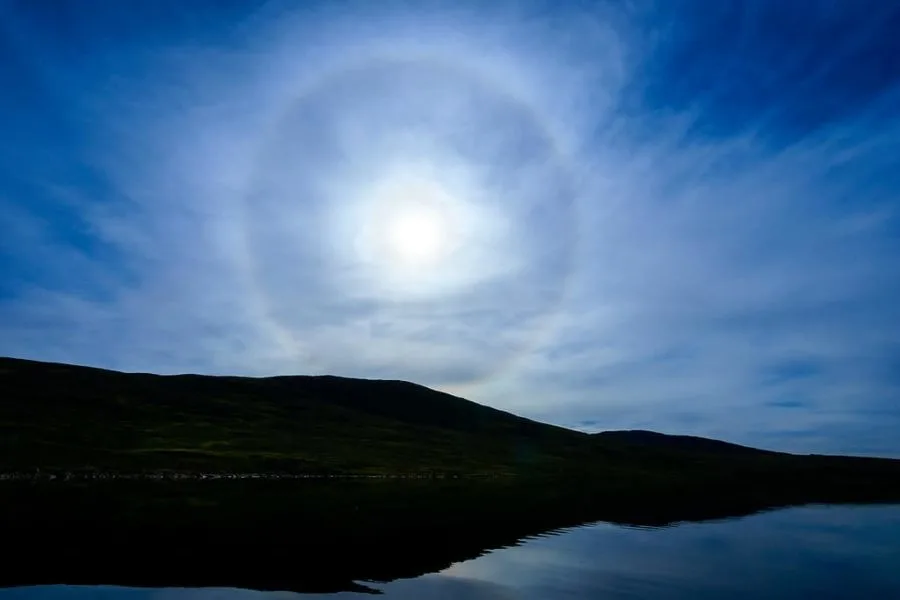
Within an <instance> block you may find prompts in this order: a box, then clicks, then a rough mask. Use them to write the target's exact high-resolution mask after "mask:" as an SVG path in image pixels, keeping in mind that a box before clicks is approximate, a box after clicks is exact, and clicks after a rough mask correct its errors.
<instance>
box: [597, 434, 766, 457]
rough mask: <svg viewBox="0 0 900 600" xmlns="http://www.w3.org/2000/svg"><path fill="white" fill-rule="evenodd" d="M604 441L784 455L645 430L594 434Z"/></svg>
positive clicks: (737, 454)
mask: <svg viewBox="0 0 900 600" xmlns="http://www.w3.org/2000/svg"><path fill="white" fill-rule="evenodd" d="M593 435H594V437H595V438H597V439H598V440H602V441H611V442H615V443H619V444H627V445H630V446H639V447H642V448H654V449H660V450H676V451H685V452H699V453H706V454H719V455H729V456H754V455H755V456H759V455H763V454H768V455H774V454H783V453H780V452H774V451H772V450H761V449H759V448H751V447H749V446H741V445H739V444H732V443H730V442H723V441H720V440H711V439H709V438H703V437H696V436H692V435H668V434H665V433H657V432H655V431H646V430H643V429H631V430H626V431H601V432H599V433H595V434H593Z"/></svg>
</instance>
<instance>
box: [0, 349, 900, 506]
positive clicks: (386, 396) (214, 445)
mask: <svg viewBox="0 0 900 600" xmlns="http://www.w3.org/2000/svg"><path fill="white" fill-rule="evenodd" d="M37 468H40V469H43V470H71V469H84V468H93V469H100V470H106V471H120V472H136V471H138V472H139V471H146V470H153V471H158V470H176V471H217V472H274V471H281V472H293V473H312V474H317V473H318V474H324V473H331V474H344V473H359V474H412V473H418V474H427V473H445V474H462V475H478V474H492V475H498V474H499V475H506V474H519V475H523V474H524V475H538V476H557V477H568V478H569V479H570V480H576V479H577V480H578V481H580V482H582V483H583V484H585V485H587V484H591V485H602V486H604V487H605V488H607V489H608V488H614V487H616V486H624V487H629V488H632V487H633V486H635V485H653V486H665V487H666V489H675V488H677V487H679V486H681V487H691V486H697V485H705V486H709V485H715V486H720V487H721V486H728V485H739V486H741V487H742V488H748V489H749V488H753V489H756V490H763V489H769V490H773V489H777V490H780V491H784V490H788V489H802V490H803V491H804V492H806V491H810V490H813V489H816V490H820V491H821V492H822V493H826V492H827V494H837V495H841V494H851V495H856V496H860V495H867V494H868V495H870V496H879V495H882V494H883V493H885V490H887V489H889V488H891V489H893V488H900V461H891V460H881V459H854V458H840V457H815V456H795V455H789V454H781V453H775V452H767V451H762V450H756V449H752V448H746V447H743V446H737V445H734V444H728V443H726V442H720V441H716V440H707V439H704V438H695V437H689V436H667V435H663V434H658V433H653V432H641V431H637V432H634V431H632V432H605V433H601V434H593V435H591V434H586V433H582V432H578V431H573V430H569V429H565V428H561V427H555V426H551V425H547V424H544V423H539V422H536V421H531V420H529V419H525V418H522V417H518V416H516V415H513V414H510V413H507V412H503V411H500V410H496V409H493V408H489V407H486V406H482V405H479V404H477V403H474V402H470V401H468V400H464V399H462V398H457V397H454V396H451V395H449V394H444V393H441V392H437V391H434V390H430V389H428V388H425V387H423V386H419V385H415V384H412V383H407V382H402V381H373V380H362V379H347V378H339V377H330V376H323V377H271V378H245V377H212V376H198V375H177V376H159V375H150V374H126V373H119V372H114V371H106V370H101V369H94V368H88V367H80V366H73V365H64V364H53V363H42V362H35V361H26V360H19V359H0V472H10V471H28V470H34V469H37ZM754 493H756V492H754Z"/></svg>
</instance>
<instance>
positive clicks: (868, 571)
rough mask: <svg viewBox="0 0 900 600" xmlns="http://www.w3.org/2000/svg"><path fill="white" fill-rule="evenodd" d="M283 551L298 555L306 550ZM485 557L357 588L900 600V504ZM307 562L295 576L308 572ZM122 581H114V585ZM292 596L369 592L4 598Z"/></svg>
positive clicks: (389, 593) (582, 532) (99, 590)
mask: <svg viewBox="0 0 900 600" xmlns="http://www.w3.org/2000/svg"><path fill="white" fill-rule="evenodd" d="M85 543H90V541H89V540H88V541H86V542H85ZM434 543H436V544H438V543H441V542H440V541H439V540H434ZM513 544H514V545H513ZM283 551H284V552H294V553H297V552H298V550H297V549H296V548H294V549H288V548H284V550H283ZM427 552H429V550H426V551H425V553H426V554H427ZM474 554H475V555H476V556H475V557H473V558H471V559H468V560H459V561H456V562H453V563H451V564H450V565H449V566H446V565H444V566H442V567H440V568H438V569H436V572H433V573H427V574H422V575H419V576H412V577H408V578H400V579H396V580H394V581H390V582H386V583H367V582H364V581H358V580H357V582H356V583H357V584H359V585H360V587H359V588H358V589H359V590H360V592H361V591H363V590H364V589H366V588H367V589H369V590H371V591H378V592H382V593H383V594H384V597H385V598H388V599H391V598H395V599H398V600H399V599H410V600H412V599H429V598H435V599H449V598H466V599H471V600H512V599H542V600H543V599H553V598H569V599H581V598H585V599H587V598H592V599H595V598H602V599H603V600H619V599H623V600H624V599H643V598H652V599H662V600H688V599H690V600H706V599H713V598H715V599H719V598H728V599H731V600H734V599H748V600H749V599H753V600H756V599H759V600H762V599H765V600H780V599H785V600H786V599H791V600H793V599H801V598H804V599H805V598H816V599H851V598H852V599H868V598H887V599H890V598H900V506H897V505H872V506H854V505H849V506H802V507H791V508H782V509H776V510H770V511H766V512H760V513H757V514H751V515H749V516H743V517H732V518H725V519H718V520H709V521H702V522H682V523H674V524H671V525H667V526H662V527H647V526H628V525H622V524H613V523H609V522H596V523H591V524H586V525H581V526H575V527H568V528H564V529H561V530H557V531H553V532H547V533H544V534H540V535H537V536H525V537H523V538H520V539H518V540H516V541H513V542H511V545H510V546H509V547H505V548H499V549H490V548H486V549H484V550H483V551H481V555H480V556H478V554H479V552H474ZM414 555H415V553H407V554H398V555H396V556H397V557H398V559H399V558H401V557H403V556H408V557H412V556H414ZM297 556H298V563H297V564H296V568H295V570H300V571H302V570H303V563H302V561H300V560H299V557H300V555H299V554H298V555H297ZM354 560H355V559H354ZM407 560H410V561H413V562H414V559H412V558H408V559H407ZM436 564H439V563H436ZM394 568H395V572H397V573H403V572H404V569H403V565H395V566H394ZM422 569H423V565H422V564H416V565H414V566H412V565H411V568H410V569H409V571H410V572H411V573H415V572H419V571H421V570H422ZM101 577H102V575H101ZM114 578H115V577H114V576H112V574H111V579H110V580H111V581H112V579H114ZM275 587H276V588H277V585H276V586H275ZM295 589H296V588H295ZM288 597H293V598H304V599H307V598H332V599H338V598H363V597H365V596H364V595H363V594H362V593H357V592H346V591H345V592H338V593H333V594H297V593H295V592H280V591H270V592H260V591H250V590H244V589H235V588H223V587H215V588H212V587H201V588H178V587H147V588H135V587H115V586H65V585H37V586H22V587H11V588H5V589H0V600H89V599H90V600H151V599H152V600H275V599H276V598H288Z"/></svg>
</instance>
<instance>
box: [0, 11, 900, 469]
mask: <svg viewBox="0 0 900 600" xmlns="http://www.w3.org/2000/svg"><path fill="white" fill-rule="evenodd" d="M214 4H215V5H214ZM863 4H865V3H863ZM0 6H2V9H0V10H2V11H3V19H2V25H0V40H2V44H0V52H2V53H3V56H4V60H3V61H0V64H2V65H3V66H2V67H0V78H2V87H3V89H5V90H14V92H13V93H11V94H4V95H3V97H2V98H0V109H2V114H3V115H4V119H5V120H6V122H5V123H4V129H5V131H6V132H7V135H5V136H4V139H3V141H0V165H2V166H0V208H2V211H0V228H2V231H3V236H2V240H0V273H2V275H3V277H2V281H0V353H2V354H6V355H13V356H22V357H29V358H37V359H46V360H60V361H70V362H76V363H82V364H92V365H96V366H104V367H110V368H117V369H124V370H137V371H154V372H165V373H172V372H189V371H192V372H203V373H240V374H248V375H265V374H275V373H279V374H281V373H335V374H339V375H348V376H360V377H385V378H402V379H410V380H415V381H417V382H420V383H423V384H426V385H431V386H434V387H439V388H441V389H445V390H448V391H452V392H455V393H459V394H461V395H463V396H465V397H468V398H471V399H474V400H477V401H480V402H484V403H487V404H491V405H493V406H497V407H500V408H505V409H509V410H513V411H517V412H521V413H523V414H526V415H528V416H532V417H535V418H541V419H546V420H549V421H552V422H555V423H560V424H564V425H569V426H576V427H581V428H584V429H586V430H598V429H611V428H638V427H639V428H650V429H656V430H660V431H667V432H673V433H689V434H699V435H711V436H717V437H722V438H725V439H729V440H734V441H738V442H742V443H748V444H758V445H764V446H767V447H771V448H777V449H785V450H795V451H804V452H806V451H809V452H836V451H840V452H850V453H858V454H872V453H879V454H892V455H897V454H898V453H900V446H898V445H897V441H896V440H895V437H896V436H895V435H894V432H895V431H896V426H897V425H900V409H898V408H897V402H896V400H897V397H898V391H900V359H898V357H900V340H898V338H897V336H896V333H895V332H896V331H898V330H900V328H898V325H900V309H898V308H897V307H898V306H900V269H898V268H897V266H896V265H897V258H898V256H900V252H898V251H900V247H898V240H900V237H898V232H900V225H898V218H900V216H898V214H897V213H898V210H900V204H898V202H897V190H898V189H900V175H898V173H900V169H898V168H897V167H898V164H897V163H898V159H897V157H898V156H900V127H898V126H900V120H898V116H900V115H898V111H897V109H896V106H900V87H898V81H900V79H898V75H900V73H898V71H897V67H896V65H895V64H894V63H892V61H891V56H894V55H895V54H896V51H897V50H898V48H897V47H896V42H894V41H892V31H894V30H895V29H896V26H897V25H898V24H900V12H898V10H897V9H894V8H891V7H889V6H888V5H887V4H886V3H873V4H871V5H869V6H861V5H860V4H858V3H855V4H851V3H832V4H829V5H825V4H812V5H810V4H804V5H802V7H801V5H796V6H793V5H792V6H790V7H784V6H783V5H777V4H776V3H769V2H756V3H746V4H742V3H738V4H728V5H727V6H726V5H723V6H721V7H719V6H717V7H716V8H714V9H710V7H709V4H708V3H701V2H684V3H677V4H676V3H654V2H641V3H633V4H631V5H627V6H626V5H622V4H620V3H596V4H594V5H590V6H588V5H585V4H583V3H563V4H560V5H556V4H552V5H551V4H548V3H538V2H528V3H526V2H521V3H498V4H492V5H491V6H487V5H484V4H483V3H471V4H469V3H440V2H434V3H426V4H421V3H405V2H389V3H378V4H374V3H364V2H339V3H322V4H306V5H304V6H303V8H298V7H297V6H296V5H291V4H290V3H281V2H268V3H252V2H246V3H241V2H234V3H225V4H221V3H210V4H209V5H206V4H203V3H194V4H192V5H191V6H190V7H185V6H181V5H178V4H177V3H169V2H160V3H151V4H146V5H141V6H139V7H133V8H131V9H129V10H123V9H122V8H119V7H117V5H114V4H109V3H97V5H96V6H94V7H93V8H94V10H91V11H87V10H84V9H83V8H82V7H81V5H76V4H75V3H67V2H61V3H56V4H54V5H52V6H51V5H39V4H28V3H12V2H8V3H4V4H2V5H0ZM426 205H427V206H426ZM423 206H425V209H423V210H424V212H423V210H420V209H421V208H422V207H423ZM409 207H414V209H415V210H414V211H413V213H409V212H408V211H409V210H410V209H409ZM416 211H418V212H416ZM398 215H399V216H398ZM410 215H412V216H410ZM423 215H424V216H423ZM434 215H438V216H434ZM432 218H433V219H434V222H431V221H430V220H429V219H432ZM398 219H399V220H398ZM398 223H399V225H398ZM410 223H412V225H410ZM419 229H421V230H423V231H428V232H431V233H429V234H428V236H430V237H428V239H425V238H424V237H422V236H424V235H425V234H424V233H422V232H421V231H417V230H419ZM432 230H433V231H432ZM395 231H401V233H399V234H398V233H391V232H395ZM398 235H399V236H401V238H402V239H399V240H398V239H396V237H397V236H398ZM392 236H393V237H392ZM417 236H418V237H417ZM435 236H439V237H440V239H439V240H434V239H432V238H434V237H435ZM426 237H427V236H426ZM423 244H425V246H423ZM417 252H419V254H418V255H417V254H416V253H417Z"/></svg>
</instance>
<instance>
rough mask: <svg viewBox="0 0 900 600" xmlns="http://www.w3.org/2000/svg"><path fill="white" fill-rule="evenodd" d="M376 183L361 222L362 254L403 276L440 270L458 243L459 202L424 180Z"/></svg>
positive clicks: (398, 178)
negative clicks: (367, 210) (366, 212)
mask: <svg viewBox="0 0 900 600" xmlns="http://www.w3.org/2000/svg"><path fill="white" fill-rule="evenodd" d="M379 183H380V184H379V185H377V186H375V187H374V189H373V191H372V193H371V195H370V196H369V202H368V204H369V211H371V212H369V216H366V217H363V222H364V223H365V229H366V231H367V234H366V236H365V238H364V239H367V240H368V242H367V243H366V244H365V245H364V247H367V248H368V251H367V252H366V254H369V255H370V256H372V258H373V259H374V260H375V261H376V262H380V263H381V264H382V266H383V268H385V269H388V270H394V271H395V272H398V273H399V272H404V273H406V274H407V275H411V274H413V273H417V274H422V273H423V270H424V269H426V268H433V267H438V266H439V265H440V264H442V263H443V261H445V260H446V259H448V258H449V255H450V254H452V250H453V247H454V243H455V242H458V240H457V239H456V238H457V237H458V227H459V222H458V221H459V217H460V214H459V213H460V210H461V209H460V200H459V199H458V198H456V197H455V196H454V195H453V194H452V193H450V192H449V190H448V189H447V188H445V187H444V186H442V185H441V184H440V183H439V182H437V181H436V180H434V179H432V178H428V177H417V176H414V175H410V174H403V175H395V176H393V177H387V178H386V179H385V180H384V181H382V182H379ZM398 270H399V271H398Z"/></svg>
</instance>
